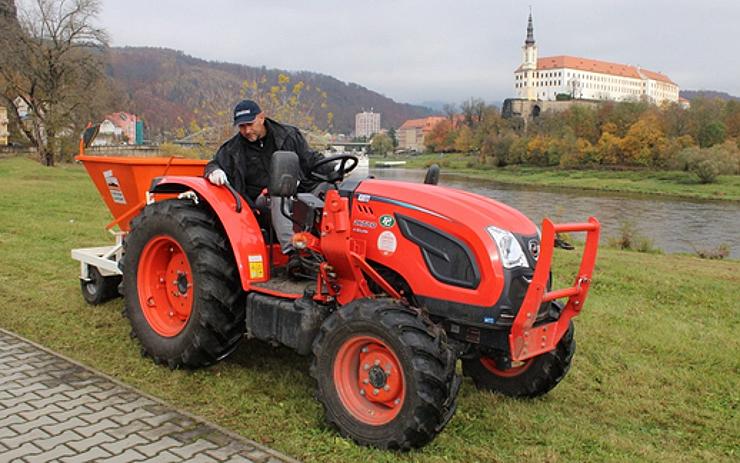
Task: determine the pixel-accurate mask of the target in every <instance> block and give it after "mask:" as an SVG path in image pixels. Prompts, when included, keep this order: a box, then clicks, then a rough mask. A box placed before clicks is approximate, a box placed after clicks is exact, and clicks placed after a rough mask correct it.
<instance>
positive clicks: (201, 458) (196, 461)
mask: <svg viewBox="0 0 740 463" xmlns="http://www.w3.org/2000/svg"><path fill="white" fill-rule="evenodd" d="M217 461H218V460H214V459H213V458H211V457H209V456H208V455H206V454H204V453H199V454H197V455H193V456H192V457H191V458H188V463H216V462H217Z"/></svg>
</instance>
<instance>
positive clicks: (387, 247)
mask: <svg viewBox="0 0 740 463" xmlns="http://www.w3.org/2000/svg"><path fill="white" fill-rule="evenodd" d="M397 246H398V240H397V239H396V235H394V234H393V232H392V231H389V230H386V231H384V232H383V233H381V234H380V235H378V250H379V251H381V252H382V253H383V254H386V255H388V254H393V253H394V252H396V247H397Z"/></svg>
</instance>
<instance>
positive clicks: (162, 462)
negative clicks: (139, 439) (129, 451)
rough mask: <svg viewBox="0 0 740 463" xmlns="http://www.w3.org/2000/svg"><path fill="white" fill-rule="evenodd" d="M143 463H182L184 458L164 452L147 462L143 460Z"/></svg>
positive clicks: (148, 459)
mask: <svg viewBox="0 0 740 463" xmlns="http://www.w3.org/2000/svg"><path fill="white" fill-rule="evenodd" d="M137 450H139V449H137ZM143 461H146V462H147V463H173V462H179V461H182V457H181V456H179V455H175V454H174V453H170V452H162V453H160V454H159V455H157V456H156V457H152V458H147V459H146V460H143Z"/></svg>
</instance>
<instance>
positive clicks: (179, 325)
mask: <svg viewBox="0 0 740 463" xmlns="http://www.w3.org/2000/svg"><path fill="white" fill-rule="evenodd" d="M136 284H137V285H138V289H139V304H140V305H141V309H142V311H143V312H144V317H145V318H146V321H147V322H148V323H149V326H150V327H151V328H152V329H153V330H154V332H156V333H157V334H159V335H161V336H164V337H173V336H177V335H178V334H179V333H180V332H181V331H182V330H183V329H184V328H185V325H187V323H188V320H189V319H190V314H191V312H192V309H193V292H194V288H193V273H192V270H191V269H190V262H189V261H188V257H187V256H186V255H185V252H184V251H183V250H182V247H181V246H180V245H179V244H178V242H177V241H175V240H174V239H172V238H170V237H169V236H156V237H154V238H152V240H151V241H149V242H148V243H147V244H146V246H145V247H144V250H143V251H141V258H140V259H139V269H138V275H137V279H136Z"/></svg>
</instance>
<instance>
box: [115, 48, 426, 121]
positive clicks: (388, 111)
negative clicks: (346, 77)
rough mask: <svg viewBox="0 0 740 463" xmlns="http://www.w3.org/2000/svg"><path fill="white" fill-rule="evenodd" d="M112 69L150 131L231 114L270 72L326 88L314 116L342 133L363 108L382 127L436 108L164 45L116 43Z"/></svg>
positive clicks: (274, 76)
mask: <svg viewBox="0 0 740 463" xmlns="http://www.w3.org/2000/svg"><path fill="white" fill-rule="evenodd" d="M108 73H109V75H110V76H111V77H112V78H113V80H114V82H115V84H116V86H117V87H118V88H119V89H120V90H121V91H122V92H123V93H124V94H125V95H126V97H127V98H128V100H129V101H128V108H129V109H130V110H131V111H133V112H135V113H137V114H139V115H141V116H142V117H143V118H144V120H145V122H146V125H147V131H148V133H149V134H150V136H157V135H161V134H167V133H170V132H173V131H175V130H176V129H178V128H181V127H182V128H185V129H186V130H187V129H188V128H189V127H190V126H191V122H193V121H195V122H196V124H197V125H199V126H204V125H211V124H214V123H216V122H217V121H223V120H224V118H225V117H227V116H225V114H224V113H223V111H225V112H226V113H228V112H229V111H230V108H231V107H232V106H233V104H234V103H235V102H236V101H238V99H239V94H240V90H241V88H242V84H243V83H244V81H256V80H259V79H261V78H262V77H265V78H266V79H267V82H277V79H278V75H279V74H281V73H282V74H287V75H289V76H290V78H291V82H298V81H303V82H304V83H305V84H306V85H307V87H308V88H314V89H315V88H320V89H321V90H322V91H323V92H326V108H321V107H320V105H319V104H315V105H314V106H315V107H316V110H315V111H316V112H315V114H314V118H315V121H316V124H317V125H318V126H319V127H320V128H322V129H326V128H327V123H326V120H327V117H326V116H327V113H328V112H332V113H333V114H334V123H333V128H332V130H333V131H336V132H342V133H350V132H351V131H352V130H353V129H354V124H355V114H356V113H357V112H359V111H361V110H363V109H370V108H373V109H374V111H375V112H379V113H381V125H382V127H383V128H391V127H398V126H400V125H401V124H402V123H403V122H404V121H405V120H406V119H410V118H416V117H422V116H425V115H427V114H429V113H430V112H431V110H430V109H429V108H425V107H422V106H413V105H409V104H402V103H397V102H395V101H393V100H391V99H390V98H387V97H385V96H383V95H380V94H379V93H377V92H373V91H371V90H368V89H366V88H365V87H362V86H360V85H357V84H354V83H344V82H341V81H339V80H337V79H335V78H333V77H331V76H327V75H322V74H317V73H313V72H305V71H304V72H288V71H281V70H277V69H267V68H265V67H255V66H245V65H239V64H231V63H218V62H212V61H205V60H202V59H198V58H194V57H191V56H188V55H186V54H184V53H182V52H179V51H175V50H169V49H162V48H134V47H125V48H111V49H110V67H109V70H108ZM306 93H307V98H311V95H308V93H309V92H306ZM314 103H315V102H314ZM219 113H221V114H219Z"/></svg>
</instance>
